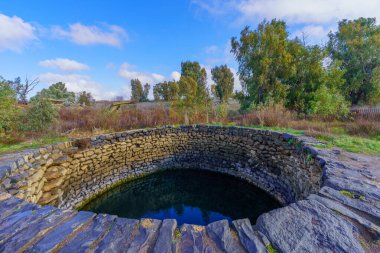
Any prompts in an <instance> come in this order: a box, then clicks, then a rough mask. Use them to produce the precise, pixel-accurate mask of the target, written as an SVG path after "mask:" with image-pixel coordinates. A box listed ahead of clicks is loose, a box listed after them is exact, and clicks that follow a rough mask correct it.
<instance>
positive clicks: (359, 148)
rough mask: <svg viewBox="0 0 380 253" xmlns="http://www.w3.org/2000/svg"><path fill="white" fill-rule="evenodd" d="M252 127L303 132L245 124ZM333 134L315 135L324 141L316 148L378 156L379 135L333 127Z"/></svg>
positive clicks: (379, 148) (301, 132)
mask: <svg viewBox="0 0 380 253" xmlns="http://www.w3.org/2000/svg"><path fill="white" fill-rule="evenodd" d="M212 125H214V126H229V125H234V124H222V123H214V124H212ZM245 127H250V128H254V129H261V130H271V131H276V132H285V133H289V134H293V135H303V134H305V132H304V131H302V130H297V129H292V128H284V127H267V126H258V125H251V126H245ZM333 132H334V134H319V135H317V136H316V139H317V140H320V141H322V142H324V143H325V145H315V147H317V148H332V147H339V148H342V149H343V150H345V151H348V152H353V153H362V154H369V155H377V156H380V136H374V137H370V138H364V137H357V136H351V135H347V134H345V131H344V129H341V128H338V127H337V128H335V129H334V131H333Z"/></svg>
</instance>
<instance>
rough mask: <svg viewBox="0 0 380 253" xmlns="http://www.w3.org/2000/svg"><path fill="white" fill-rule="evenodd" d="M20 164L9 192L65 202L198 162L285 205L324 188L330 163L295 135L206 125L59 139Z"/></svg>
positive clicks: (77, 202) (81, 201)
mask: <svg viewBox="0 0 380 253" xmlns="http://www.w3.org/2000/svg"><path fill="white" fill-rule="evenodd" d="M83 142H85V143H86V145H82V144H81V145H78V143H83ZM16 165H17V166H16V168H14V169H13V171H12V175H10V177H9V178H11V179H12V178H17V180H10V182H9V187H7V188H8V189H6V190H7V191H8V192H9V193H11V194H13V195H16V196H17V197H19V198H22V199H25V200H28V201H29V202H32V203H38V204H42V205H54V206H57V207H61V208H80V207H81V206H83V205H85V204H86V203H87V202H89V201H90V200H91V199H93V198H94V197H96V196H99V195H100V194H102V193H104V192H106V191H108V190H110V189H112V188H114V187H115V185H118V184H122V183H123V182H125V181H128V180H130V179H134V178H137V177H140V176H143V175H147V174H152V173H154V172H157V171H160V170H165V169H194V168H196V169H203V170H209V171H215V172H218V173H222V174H228V175H232V176H234V177H236V178H239V179H241V180H244V181H246V182H249V183H251V184H253V185H255V186H257V187H259V188H261V189H262V190H264V191H265V192H267V193H268V194H270V195H271V196H272V197H274V198H275V199H277V201H279V202H280V203H281V204H283V205H285V204H288V203H291V202H294V201H296V200H300V199H303V198H305V197H307V196H308V195H309V194H311V193H315V192H317V191H318V190H319V188H320V185H321V180H322V166H323V164H322V163H321V162H320V161H319V158H318V157H316V153H315V152H314V151H313V149H312V148H310V147H307V146H305V145H304V144H303V143H302V141H300V140H299V139H298V138H296V137H294V136H291V135H288V134H283V133H276V132H270V131H261V130H255V129H249V128H240V127H216V126H206V125H195V126H181V127H163V128H155V129H149V130H134V131H127V132H123V133H114V134H107V135H101V136H95V137H92V138H91V139H87V140H85V141H81V140H78V141H75V142H68V143H62V144H59V145H52V146H49V147H46V148H42V149H40V150H38V151H36V152H34V153H32V154H25V155H24V157H23V161H21V160H20V161H19V162H18V163H17V164H16ZM225 190H226V191H228V190H229V187H228V186H226V188H225Z"/></svg>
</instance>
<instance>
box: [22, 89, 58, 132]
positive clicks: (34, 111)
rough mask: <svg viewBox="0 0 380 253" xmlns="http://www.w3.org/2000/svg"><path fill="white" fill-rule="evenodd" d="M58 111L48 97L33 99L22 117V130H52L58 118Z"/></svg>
mask: <svg viewBox="0 0 380 253" xmlns="http://www.w3.org/2000/svg"><path fill="white" fill-rule="evenodd" d="M57 115H58V113H57V111H56V109H55V108H54V107H53V105H52V103H51V102H50V101H49V100H48V99H47V98H46V97H43V96H41V97H39V98H36V99H33V101H32V102H31V103H30V107H29V108H28V109H27V110H26V111H25V112H24V115H23V117H22V122H23V123H22V125H21V127H20V128H21V130H24V131H42V130H47V129H48V128H50V126H51V125H52V123H53V122H54V120H55V119H56V118H57Z"/></svg>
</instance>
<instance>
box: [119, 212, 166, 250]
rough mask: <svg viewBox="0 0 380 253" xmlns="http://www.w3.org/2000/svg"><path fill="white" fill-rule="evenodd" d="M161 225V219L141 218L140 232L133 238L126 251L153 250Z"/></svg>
mask: <svg viewBox="0 0 380 253" xmlns="http://www.w3.org/2000/svg"><path fill="white" fill-rule="evenodd" d="M160 225H161V221H160V220H155V219H141V220H140V226H139V232H138V234H137V235H136V236H135V237H134V238H133V241H132V243H131V245H130V246H129V248H128V250H127V251H126V252H128V253H134V252H149V251H150V250H153V247H154V242H155V240H156V239H157V236H158V230H159V228H160Z"/></svg>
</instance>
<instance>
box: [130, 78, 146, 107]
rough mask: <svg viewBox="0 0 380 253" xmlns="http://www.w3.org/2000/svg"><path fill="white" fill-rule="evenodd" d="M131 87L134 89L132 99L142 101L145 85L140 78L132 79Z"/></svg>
mask: <svg viewBox="0 0 380 253" xmlns="http://www.w3.org/2000/svg"><path fill="white" fill-rule="evenodd" d="M131 89H132V98H131V99H132V100H133V101H136V102H140V100H141V97H142V96H143V87H142V84H141V82H140V80H139V79H137V78H136V79H132V80H131Z"/></svg>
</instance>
